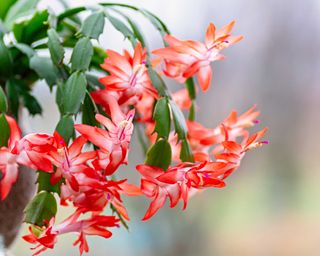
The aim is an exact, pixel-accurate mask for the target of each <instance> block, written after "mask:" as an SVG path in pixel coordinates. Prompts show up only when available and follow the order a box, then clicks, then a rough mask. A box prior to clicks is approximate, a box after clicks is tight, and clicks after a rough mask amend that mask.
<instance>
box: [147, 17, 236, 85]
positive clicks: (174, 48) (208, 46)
mask: <svg viewBox="0 0 320 256" xmlns="http://www.w3.org/2000/svg"><path fill="white" fill-rule="evenodd" d="M234 24H235V22H234V21H232V22H231V23H229V24H228V25H227V26H225V27H223V28H222V29H221V30H220V31H218V32H216V28H215V26H214V25H213V24H212V23H210V24H209V26H208V28H207V32H206V37H205V43H202V42H198V41H193V40H186V41H182V40H179V39H176V38H175V37H173V36H171V35H167V36H165V40H166V42H167V43H168V45H169V46H168V47H165V48H162V49H157V50H155V51H153V53H154V54H156V55H158V56H160V57H161V58H162V59H163V60H164V61H165V65H166V68H165V70H164V74H165V75H167V76H168V77H172V78H174V79H176V80H177V81H178V82H180V83H184V82H185V80H186V79H187V78H189V77H192V76H193V75H195V74H197V75H198V81H199V84H200V87H201V88H202V90H203V91H207V90H208V89H209V86H210V83H211V80H212V70H211V67H210V63H211V62H213V61H217V60H222V59H224V56H223V55H221V54H220V51H221V50H223V49H225V48H227V47H229V46H230V45H233V44H235V43H237V42H239V41H240V40H241V39H242V36H231V35H230V32H231V30H232V28H233V26H234Z"/></svg>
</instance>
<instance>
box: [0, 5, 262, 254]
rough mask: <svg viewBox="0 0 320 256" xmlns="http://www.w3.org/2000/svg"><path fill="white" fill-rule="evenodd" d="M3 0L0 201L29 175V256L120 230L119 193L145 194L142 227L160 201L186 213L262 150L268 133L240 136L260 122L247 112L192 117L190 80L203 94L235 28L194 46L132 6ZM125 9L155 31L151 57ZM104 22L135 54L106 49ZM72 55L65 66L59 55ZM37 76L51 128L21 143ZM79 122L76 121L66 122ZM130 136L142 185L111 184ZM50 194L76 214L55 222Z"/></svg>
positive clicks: (83, 244) (124, 215) (83, 245)
mask: <svg viewBox="0 0 320 256" xmlns="http://www.w3.org/2000/svg"><path fill="white" fill-rule="evenodd" d="M4 2H5V4H1V6H0V18H1V22H0V85H1V87H0V131H1V134H0V147H1V148H0V173H1V180H0V184H1V189H0V195H1V200H5V199H6V197H7V196H8V194H9V193H10V189H11V187H12V185H13V184H14V183H15V182H16V180H17V177H18V173H19V165H24V166H27V167H29V168H32V169H33V170H35V171H37V172H38V181H37V183H38V193H37V194H36V196H35V197H34V199H33V200H32V201H31V202H30V203H29V205H28V206H27V208H26V210H25V222H27V223H29V224H31V225H30V228H29V230H30V234H28V235H25V236H24V237H23V238H24V239H25V240H26V241H27V242H29V243H31V244H33V245H34V246H35V247H34V248H33V249H35V250H36V251H35V253H34V255H38V254H39V253H41V252H43V251H45V250H46V249H53V248H54V246H55V244H56V242H57V239H58V236H59V235H63V234H65V233H70V232H72V233H76V234H77V236H78V238H77V240H76V241H75V243H74V245H79V249H80V254H82V253H83V252H88V251H89V247H88V244H87V240H86V236H88V235H98V236H102V237H105V238H109V237H110V236H111V235H112V233H111V231H110V229H112V228H114V227H120V224H123V225H124V227H126V228H127V227H128V226H127V221H129V220H130V219H129V214H128V212H127V210H126V208H125V206H124V204H123V201H122V197H124V196H141V197H148V198H150V199H151V204H150V206H149V208H148V209H147V211H146V213H145V215H144V217H143V220H148V219H150V218H151V217H152V216H153V215H154V214H156V212H157V211H158V210H159V209H160V208H161V207H163V205H164V204H165V202H166V199H167V198H169V201H170V207H175V206H176V205H177V204H178V203H179V201H182V202H183V209H185V208H186V206H187V203H188V200H189V198H190V197H191V196H193V195H195V194H196V193H197V192H198V191H201V190H203V189H205V188H209V187H214V188H222V187H224V186H225V179H226V178H227V177H228V176H229V175H230V174H231V173H232V172H234V171H235V170H236V169H237V168H238V167H239V166H240V163H241V160H242V158H243V157H244V155H245V154H246V153H247V152H248V151H249V150H251V149H253V148H256V147H259V146H261V145H262V144H266V143H267V141H263V140H262V137H263V136H264V134H265V132H266V130H267V129H266V128H265V129H263V130H261V131H260V132H257V133H255V134H253V135H251V134H250V132H249V130H248V128H250V127H252V126H254V125H255V124H257V123H258V122H257V117H258V116H259V112H258V111H256V109H255V107H252V108H251V109H249V110H248V111H247V112H245V113H244V114H242V115H240V116H238V114H237V112H232V113H231V114H230V115H229V116H228V117H227V118H226V119H225V120H224V121H222V122H221V123H220V124H219V125H217V126H216V127H211V128H207V127H204V126H202V125H201V124H200V123H197V122H196V121H195V115H196V110H197V109H198V107H197V106H196V94H197V92H198V86H197V84H199V86H200V88H201V90H202V91H203V92H206V91H207V90H208V89H209V87H210V84H211V80H212V70H211V66H210V64H211V62H214V61H218V60H222V59H223V58H224V57H223V55H221V51H222V50H223V49H225V48H227V47H229V46H231V45H233V44H235V43H237V42H238V41H240V40H241V39H242V37H241V36H232V35H231V30H232V28H233V26H234V22H231V23H229V24H228V25H227V26H225V27H223V28H222V29H220V30H219V31H216V28H215V26H214V25H213V24H212V23H211V24H210V25H209V26H208V28H207V32H206V34H205V40H204V42H198V41H193V40H180V39H177V38H175V37H173V36H172V35H170V33H169V31H168V29H167V27H166V26H165V24H164V23H163V22H162V21H161V20H160V19H159V18H158V17H156V16H155V15H154V14H152V13H150V12H149V11H147V10H143V9H138V8H136V7H134V6H130V5H125V4H116V3H104V4H100V5H97V6H95V7H90V8H86V7H76V8H67V9H66V10H65V11H64V12H62V13H60V14H58V15H57V14H55V13H53V12H51V11H48V10H36V11H34V10H35V7H36V5H37V3H38V2H39V1H37V0H32V1H29V0H18V1H11V0H4ZM126 10H131V11H135V12H137V13H139V14H142V15H143V16H144V17H145V18H147V19H148V20H149V21H150V22H151V23H152V24H153V25H154V26H155V28H156V29H157V30H159V32H160V33H161V36H162V38H163V40H164V47H163V48H161V49H155V50H153V51H150V49H149V48H148V47H147V45H146V40H145V38H144V36H143V33H142V31H141V30H140V28H139V26H138V25H137V24H136V23H135V21H134V20H133V19H132V18H131V16H128V15H127V14H126V12H125V11H126ZM80 12H85V13H87V17H86V18H85V19H84V20H81V19H80V18H79V17H78V16H77V15H78V14H79V13H80ZM18 18H19V19H18ZM106 21H108V22H109V23H110V24H111V25H112V26H113V27H114V28H116V29H117V30H118V31H120V32H121V33H122V34H123V35H124V37H125V38H126V39H128V40H129V41H130V42H131V43H132V45H133V51H127V50H124V52H123V53H119V52H116V51H113V50H111V49H108V50H106V51H104V50H103V48H102V47H101V46H100V45H99V41H98V40H99V36H100V35H101V34H102V33H103V31H104V27H105V22H106ZM106 33H107V32H106ZM9 34H11V36H9ZM40 50H41V51H42V52H43V51H46V52H47V56H48V57H43V56H45V55H43V54H41V55H40V53H39V52H40ZM70 50H71V51H72V54H71V58H70V60H69V59H67V58H66V57H65V52H66V51H70ZM164 76H166V77H168V78H171V79H174V80H176V81H177V82H178V83H181V84H184V85H183V88H182V89H181V90H178V91H176V92H174V93H171V92H170V91H169V89H168V88H167V86H166V84H165V82H164V80H163V77H164ZM194 77H197V82H195V80H194ZM42 79H44V80H45V81H46V83H47V84H48V85H49V86H50V89H51V91H52V93H53V94H54V93H55V94H56V102H57V106H58V108H59V111H60V114H61V118H60V121H59V123H58V124H57V126H56V128H55V131H54V132H53V134H45V133H31V134H27V135H25V136H24V137H22V135H21V131H20V129H19V126H18V124H17V119H18V110H19V108H20V107H26V108H27V109H28V110H29V112H30V114H32V115H35V114H40V113H41V106H40V104H39V103H38V101H37V99H36V98H35V97H34V96H32V85H33V84H34V83H35V82H36V81H38V80H42ZM184 112H186V113H188V115H189V117H188V120H186V119H185V117H184ZM78 115H81V116H82V120H81V123H77V124H75V120H76V119H75V117H76V116H78ZM77 120H78V119H77ZM141 128H142V129H144V134H143V132H142V131H141ZM135 130H137V132H138V134H139V138H140V142H141V146H143V148H144V149H145V151H146V160H145V163H144V164H140V165H138V166H137V167H136V169H137V171H138V173H139V174H140V175H141V183H140V185H139V186H136V185H133V184H130V183H128V182H127V180H126V179H124V180H118V179H117V178H116V174H117V170H118V168H119V167H120V166H121V165H125V164H127V158H128V153H129V152H130V148H134V147H136V146H137V145H130V141H131V138H132V134H133V132H134V131H135ZM76 131H77V132H78V133H76ZM78 134H79V135H78ZM86 143H91V144H92V145H93V147H91V150H84V146H85V144H86ZM149 145H150V146H149ZM128 171H130V170H128ZM54 195H57V196H59V198H60V207H64V206H66V205H71V206H72V207H74V209H75V210H74V213H73V214H72V215H71V216H70V217H68V218H67V219H66V220H64V221H62V222H61V223H56V220H55V216H56V213H57V209H58V208H59V207H58V205H57V202H56V199H55V198H56V197H55V196H54ZM106 207H110V208H111V210H112V214H111V215H110V216H109V215H105V213H104V212H105V211H104V210H105V209H106ZM88 213H89V214H88Z"/></svg>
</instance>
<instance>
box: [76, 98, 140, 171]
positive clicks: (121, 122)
mask: <svg viewBox="0 0 320 256" xmlns="http://www.w3.org/2000/svg"><path fill="white" fill-rule="evenodd" d="M108 103H109V108H110V112H111V120H110V119H109V118H107V117H105V116H102V115H100V114H97V115H96V119H97V120H98V121H99V122H100V123H101V124H103V125H104V126H105V127H106V129H107V130H104V129H101V128H97V127H92V126H88V125H81V124H78V125H75V128H76V130H77V131H78V132H80V133H81V134H82V135H83V136H84V137H85V138H87V139H88V140H89V141H91V142H92V143H93V144H94V145H96V146H98V147H99V148H100V151H97V154H98V161H96V162H95V164H97V166H99V167H101V168H103V169H105V174H106V175H111V174H112V173H114V172H115V171H116V169H117V168H118V166H119V165H120V164H123V163H126V158H127V153H128V148H129V144H130V140H131V135H132V132H133V124H132V120H133V117H134V110H131V111H129V113H128V114H127V115H125V114H124V113H123V112H122V111H121V109H120V107H119V104H118V102H117V100H116V99H115V98H114V97H113V96H109V97H108Z"/></svg>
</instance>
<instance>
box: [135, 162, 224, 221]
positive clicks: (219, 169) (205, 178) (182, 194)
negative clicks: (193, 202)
mask: <svg viewBox="0 0 320 256" xmlns="http://www.w3.org/2000/svg"><path fill="white" fill-rule="evenodd" d="M136 168H137V170H138V171H139V172H140V174H141V175H142V179H141V191H142V193H144V194H145V195H146V196H147V197H150V198H151V199H152V202H151V204H150V206H149V208H148V210H147V212H146V214H145V216H144V217H143V219H142V220H148V219H150V218H151V217H152V216H153V215H154V214H155V213H156V212H157V211H158V210H159V209H160V208H161V207H162V206H163V205H164V203H165V201H166V198H169V199H170V207H171V208H173V207H175V206H176V205H177V204H178V202H179V201H180V200H182V201H183V202H184V206H183V209H185V208H186V206H187V202H188V199H189V196H190V195H192V194H194V193H195V192H196V191H197V190H198V189H202V188H205V187H217V188H221V187H223V186H224V185H225V184H224V182H223V180H222V179H221V178H220V176H221V173H223V172H224V171H226V170H227V168H226V165H225V164H222V163H207V162H204V163H199V164H193V163H182V164H179V165H177V166H174V167H170V168H169V169H168V170H167V171H164V170H163V169H161V168H158V167H153V166H148V165H138V166H137V167H136Z"/></svg>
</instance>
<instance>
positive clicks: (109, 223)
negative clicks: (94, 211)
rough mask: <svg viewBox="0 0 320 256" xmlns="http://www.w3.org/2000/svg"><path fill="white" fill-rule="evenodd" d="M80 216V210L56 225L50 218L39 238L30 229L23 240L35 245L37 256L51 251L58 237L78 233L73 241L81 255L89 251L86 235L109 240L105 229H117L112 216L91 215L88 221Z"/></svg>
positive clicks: (117, 225) (107, 231)
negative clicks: (80, 218) (47, 250)
mask: <svg viewBox="0 0 320 256" xmlns="http://www.w3.org/2000/svg"><path fill="white" fill-rule="evenodd" d="M81 214H82V212H81V210H77V211H76V212H75V213H74V214H72V215H71V216H70V217H69V218H67V219H66V220H64V221H63V222H62V223H60V224H58V225H54V222H55V219H54V218H52V219H51V220H50V222H49V225H48V227H47V228H44V229H42V234H41V235H40V236H39V237H38V236H37V235H36V234H35V233H34V229H32V228H31V227H30V228H29V231H30V234H29V235H26V236H24V237H23V239H24V240H26V241H27V242H29V243H32V244H35V245H36V247H35V248H33V249H39V250H38V251H36V252H35V253H34V254H33V255H38V254H40V253H41V252H43V251H45V250H46V249H48V248H50V249H53V248H54V246H55V243H56V242H57V236H58V235H62V234H66V233H70V232H76V233H79V238H78V239H77V240H76V241H75V243H74V245H77V244H79V250H80V255H82V254H83V252H88V251H89V247H88V243H87V240H86V236H87V235H98V236H102V237H104V238H109V237H111V236H112V233H111V232H110V231H109V230H108V229H107V228H109V227H119V224H118V222H119V219H116V218H115V217H114V216H102V215H92V216H91V217H90V218H88V219H84V220H79V217H80V215H81ZM39 229H41V228H39Z"/></svg>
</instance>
